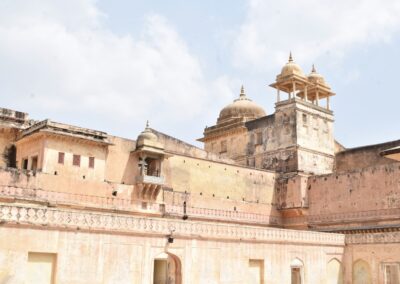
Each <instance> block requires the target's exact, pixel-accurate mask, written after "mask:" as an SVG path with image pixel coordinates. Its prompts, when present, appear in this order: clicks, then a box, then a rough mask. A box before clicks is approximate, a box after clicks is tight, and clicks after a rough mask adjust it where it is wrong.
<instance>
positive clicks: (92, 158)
mask: <svg viewBox="0 0 400 284" xmlns="http://www.w3.org/2000/svg"><path fill="white" fill-rule="evenodd" d="M89 168H91V169H94V157H89Z"/></svg>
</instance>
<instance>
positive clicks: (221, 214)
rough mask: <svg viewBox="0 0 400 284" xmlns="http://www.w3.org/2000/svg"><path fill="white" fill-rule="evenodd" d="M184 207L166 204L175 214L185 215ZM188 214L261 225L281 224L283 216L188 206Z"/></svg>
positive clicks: (168, 212) (166, 209)
mask: <svg viewBox="0 0 400 284" xmlns="http://www.w3.org/2000/svg"><path fill="white" fill-rule="evenodd" d="M183 210H184V209H183V207H182V206H176V205H169V204H165V213H167V214H169V215H175V216H183ZM186 215H187V216H189V217H190V218H193V217H194V218H208V219H213V220H215V219H216V220H222V221H234V222H245V223H254V224H259V225H270V224H280V223H281V218H280V217H278V216H271V215H267V214H257V213H247V212H240V211H235V210H234V211H228V210H221V209H211V208H198V207H187V208H186Z"/></svg>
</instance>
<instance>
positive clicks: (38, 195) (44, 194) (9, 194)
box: [0, 186, 282, 225]
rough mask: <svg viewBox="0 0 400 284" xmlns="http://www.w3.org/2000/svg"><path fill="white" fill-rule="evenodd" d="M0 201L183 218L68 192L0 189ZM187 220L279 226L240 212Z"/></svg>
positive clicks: (193, 214)
mask: <svg viewBox="0 0 400 284" xmlns="http://www.w3.org/2000/svg"><path fill="white" fill-rule="evenodd" d="M0 199H3V200H12V201H17V200H21V201H24V202H36V203H46V204H50V205H51V206H69V207H79V208H82V207H86V208H93V209H102V210H113V211H124V212H135V213H144V214H149V213H152V214H163V213H165V214H166V215H169V216H175V217H182V216H183V214H184V213H183V211H184V209H183V207H182V206H176V205H169V204H160V203H156V202H145V204H144V203H142V202H141V201H140V200H138V201H135V200H131V199H124V198H117V197H105V196H95V195H85V194H76V193H69V192H56V191H45V190H41V189H30V188H21V187H11V186H0ZM186 214H187V215H188V216H189V218H197V219H204V220H219V221H227V222H240V223H253V224H257V225H279V224H281V222H282V220H281V218H280V217H279V216H270V215H267V214H256V213H246V212H240V211H231V210H222V209H209V208H199V207H187V208H186Z"/></svg>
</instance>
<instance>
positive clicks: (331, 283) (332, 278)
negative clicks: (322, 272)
mask: <svg viewBox="0 0 400 284" xmlns="http://www.w3.org/2000/svg"><path fill="white" fill-rule="evenodd" d="M327 283H328V284H343V268H342V264H341V263H340V261H339V260H337V259H336V258H333V259H331V260H330V261H329V262H328V267H327Z"/></svg>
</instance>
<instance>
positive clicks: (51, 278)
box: [27, 252, 57, 284]
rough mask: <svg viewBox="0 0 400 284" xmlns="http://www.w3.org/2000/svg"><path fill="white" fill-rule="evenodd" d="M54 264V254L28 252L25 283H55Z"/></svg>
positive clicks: (55, 258)
mask: <svg viewBox="0 0 400 284" xmlns="http://www.w3.org/2000/svg"><path fill="white" fill-rule="evenodd" d="M56 262H57V255H56V254H54V253H38V252H29V253H28V271H27V274H28V275H27V280H28V282H27V283H43V284H53V283H55V279H56V277H55V276H56V275H55V274H56Z"/></svg>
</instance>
